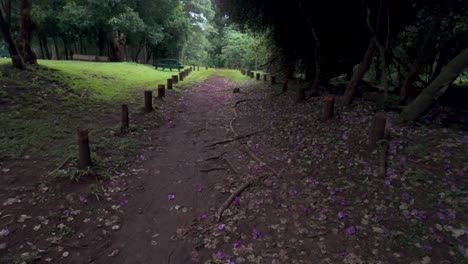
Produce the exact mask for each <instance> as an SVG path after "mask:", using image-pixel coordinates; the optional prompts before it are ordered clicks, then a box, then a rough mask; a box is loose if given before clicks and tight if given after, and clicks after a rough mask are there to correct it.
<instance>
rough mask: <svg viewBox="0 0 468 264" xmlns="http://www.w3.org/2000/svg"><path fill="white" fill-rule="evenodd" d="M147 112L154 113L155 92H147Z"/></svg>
mask: <svg viewBox="0 0 468 264" xmlns="http://www.w3.org/2000/svg"><path fill="white" fill-rule="evenodd" d="M145 111H146V112H151V111H153V92H152V91H145Z"/></svg>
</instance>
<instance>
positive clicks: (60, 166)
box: [47, 156, 71, 176]
mask: <svg viewBox="0 0 468 264" xmlns="http://www.w3.org/2000/svg"><path fill="white" fill-rule="evenodd" d="M70 158H71V156H68V157H67V158H66V159H65V160H64V161H63V162H62V163H60V165H59V166H58V167H57V168H56V169H55V170H53V171H51V172H49V174H48V175H47V176H51V175H53V174H54V173H55V172H57V171H58V170H60V169H61V168H62V167H63V166H65V164H67V162H68V161H69V160H70Z"/></svg>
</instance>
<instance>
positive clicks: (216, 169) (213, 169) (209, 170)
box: [200, 168, 227, 172]
mask: <svg viewBox="0 0 468 264" xmlns="http://www.w3.org/2000/svg"><path fill="white" fill-rule="evenodd" d="M221 170H227V169H226V168H211V169H205V170H200V172H211V171H221Z"/></svg>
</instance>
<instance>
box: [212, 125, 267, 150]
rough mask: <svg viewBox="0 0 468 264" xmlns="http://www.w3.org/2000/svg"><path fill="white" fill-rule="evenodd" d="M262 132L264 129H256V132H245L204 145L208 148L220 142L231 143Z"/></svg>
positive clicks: (220, 143)
mask: <svg viewBox="0 0 468 264" xmlns="http://www.w3.org/2000/svg"><path fill="white" fill-rule="evenodd" d="M263 132H265V129H263V130H260V131H257V132H253V133H249V134H245V135H242V136H237V137H235V138H231V139H228V140H223V141H219V142H215V143H213V144H211V145H208V146H206V147H207V148H209V147H214V146H216V145H222V144H227V143H231V142H234V141H237V140H240V139H244V138H248V137H251V136H255V135H257V134H260V133H263Z"/></svg>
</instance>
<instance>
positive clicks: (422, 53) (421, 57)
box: [400, 15, 442, 99]
mask: <svg viewBox="0 0 468 264" xmlns="http://www.w3.org/2000/svg"><path fill="white" fill-rule="evenodd" d="M441 23H442V16H440V15H439V16H437V17H435V18H434V20H433V21H432V23H431V26H430V28H429V30H428V31H427V33H426V35H425V36H424V41H423V45H422V46H421V47H420V49H419V53H418V56H417V58H416V60H415V61H414V63H413V64H412V65H411V70H410V72H409V73H408V75H407V76H406V78H405V81H404V83H403V85H402V87H401V90H400V96H401V97H402V98H403V99H406V98H407V97H408V94H409V91H410V89H411V86H412V85H413V83H414V81H415V80H416V78H417V77H418V75H419V71H420V70H421V67H422V66H423V64H424V61H425V59H426V57H427V51H428V50H429V47H430V44H431V39H432V38H433V36H434V34H435V32H436V31H437V29H438V28H439V27H440V24H441Z"/></svg>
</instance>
